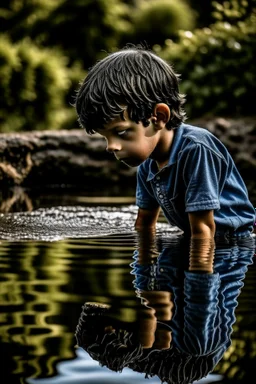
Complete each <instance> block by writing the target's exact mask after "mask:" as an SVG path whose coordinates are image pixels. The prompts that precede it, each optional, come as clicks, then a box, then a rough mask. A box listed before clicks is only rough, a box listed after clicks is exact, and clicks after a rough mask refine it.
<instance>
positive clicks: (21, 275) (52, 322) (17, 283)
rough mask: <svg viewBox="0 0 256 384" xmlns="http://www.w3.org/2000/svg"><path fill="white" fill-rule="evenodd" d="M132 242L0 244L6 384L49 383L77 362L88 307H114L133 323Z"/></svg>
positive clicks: (1, 331)
mask: <svg viewBox="0 0 256 384" xmlns="http://www.w3.org/2000/svg"><path fill="white" fill-rule="evenodd" d="M133 246H134V245H133V241H132V239H129V238H127V241H123V243H122V244H121V243H120V244H119V242H118V239H116V240H115V238H114V237H112V239H111V238H110V239H98V241H96V240H95V239H94V240H93V239H92V240H90V239H88V240H69V241H58V242H34V241H26V242H7V241H3V242H2V243H1V244H0V344H1V347H0V348H1V349H2V355H3V356H4V372H2V373H1V374H0V378H1V376H2V375H3V379H4V380H5V382H6V380H7V379H9V378H10V377H12V376H13V375H14V376H15V377H23V376H25V377H29V376H30V377H31V376H34V377H47V376H50V375H53V374H54V372H55V365H56V363H57V362H58V361H62V360H66V359H72V358H74V357H75V343H76V341H75V338H74V331H75V327H76V324H77V320H78V318H79V315H80V312H81V306H82V304H83V303H84V302H85V301H97V302H104V303H109V304H111V305H113V303H114V302H115V299H118V298H119V297H122V299H123V303H124V308H123V309H120V311H121V312H122V316H124V317H125V318H126V319H127V320H128V321H133V320H134V316H135V315H134V310H133V307H134V300H135V298H134V296H135V295H134V292H133V288H132V276H131V275H130V267H129V263H130V262H131V257H132V252H133Z"/></svg>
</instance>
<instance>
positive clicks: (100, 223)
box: [0, 205, 256, 384]
mask: <svg viewBox="0 0 256 384" xmlns="http://www.w3.org/2000/svg"><path fill="white" fill-rule="evenodd" d="M135 216H136V207H135V206H133V205H127V206H121V207H118V208H116V207H93V206H91V207H83V206H65V207H64V206H63V207H54V208H41V209H37V210H34V211H31V212H16V213H6V214H2V215H0V239H1V244H0V266H1V269H0V350H1V359H0V364H1V369H0V381H1V382H3V383H7V382H12V383H27V384H51V383H52V384H55V383H56V384H64V383H65V384H69V383H70V384H71V383H72V384H77V383H120V384H121V383H124V384H126V383H131V382H134V383H143V382H145V376H148V378H149V382H151V383H153V384H155V383H161V380H165V381H167V382H170V383H172V382H173V383H183V382H184V383H185V382H187V383H189V382H192V381H193V380H197V379H200V378H203V377H204V376H206V378H205V379H201V380H200V381H199V382H200V383H204V382H205V383H211V382H214V381H218V382H221V383H224V382H225V383H227V382H230V383H238V382H240V383H246V382H249V379H248V378H249V377H251V375H252V374H253V372H254V366H255V363H256V358H255V350H256V299H255V277H256V271H255V257H254V253H255V239H254V238H253V239H251V240H248V241H247V242H242V241H239V242H235V243H231V242H229V243H227V242H220V243H219V244H216V250H215V257H214V273H213V274H211V273H207V272H206V271H196V272H190V271H188V266H189V248H188V243H187V241H186V239H185V238H184V237H183V234H182V233H181V232H180V231H178V229H177V228H171V227H170V226H168V225H167V224H166V223H165V222H164V220H163V221H161V220H160V222H159V224H158V228H157V233H156V236H155V239H154V247H153V248H151V247H149V248H148V252H147V253H146V256H145V254H144V256H143V258H141V253H140V249H141V243H140V241H139V240H138V236H137V233H135V232H134V230H133V223H134V218H135ZM146 244H147V246H148V245H149V242H147V240H146ZM209 372H211V373H210V374H208V373H209Z"/></svg>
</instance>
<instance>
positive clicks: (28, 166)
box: [0, 130, 135, 189]
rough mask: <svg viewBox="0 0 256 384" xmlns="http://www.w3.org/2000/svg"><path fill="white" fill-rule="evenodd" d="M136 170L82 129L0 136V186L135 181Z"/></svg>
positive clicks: (100, 138) (90, 184)
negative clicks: (117, 158) (112, 154)
mask: <svg viewBox="0 0 256 384" xmlns="http://www.w3.org/2000/svg"><path fill="white" fill-rule="evenodd" d="M134 178H135V169H132V168H128V167H126V166H125V165H123V164H122V163H118V162H117V161H116V160H115V159H114V158H113V156H111V155H110V154H109V153H107V152H106V151H105V142H104V139H103V138H102V137H100V136H97V135H93V136H91V137H89V136H88V135H87V134H86V133H85V132H84V131H83V130H70V131H69V130H66V131H64V130H63V131H43V132H42V131H41V132H40V131H35V132H28V133H27V132H25V133H10V134H1V135H0V185H1V186H2V187H6V186H7V187H10V186H17V185H19V186H23V187H28V188H32V187H35V186H37V187H41V188H47V187H49V186H75V187H78V188H81V187H82V188H84V189H86V188H87V187H92V186H95V187H96V186H97V185H101V186H102V188H103V185H104V186H105V185H106V186H107V185H110V184H113V183H120V184H123V183H125V184H126V183H130V182H133V183H134V182H135V181H134Z"/></svg>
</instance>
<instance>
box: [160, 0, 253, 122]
mask: <svg viewBox="0 0 256 384" xmlns="http://www.w3.org/2000/svg"><path fill="white" fill-rule="evenodd" d="M238 3H239V2H238V1H233V2H232V1H231V2H226V3H224V5H221V4H219V3H215V4H216V13H215V18H216V19H217V20H218V21H216V22H215V23H214V24H212V25H211V26H209V28H203V29H196V30H195V31H193V32H191V31H180V39H179V41H178V42H173V41H171V40H167V41H166V42H165V45H164V46H163V47H160V46H155V47H154V48H155V50H156V51H157V53H158V54H159V55H160V56H161V57H163V58H164V59H166V60H168V61H169V62H171V63H173V65H174V68H175V69H176V72H179V73H180V74H181V79H182V81H181V84H180V87H181V91H182V92H183V93H185V94H186V95H187V103H186V110H187V112H188V115H189V117H193V118H194V117H198V116H199V115H206V114H209V115H213V114H222V115H227V116H228V115H254V114H255V109H254V105H253V102H252V101H253V100H255V89H256V71H255V57H256V12H255V8H254V9H251V12H250V13H249V14H248V12H247V10H248V9H247V7H248V4H247V2H246V1H243V2H240V4H238ZM234 4H235V5H234ZM239 5H240V8H239ZM245 15H246V17H244V16H245Z"/></svg>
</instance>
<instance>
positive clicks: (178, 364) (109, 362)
mask: <svg viewBox="0 0 256 384" xmlns="http://www.w3.org/2000/svg"><path fill="white" fill-rule="evenodd" d="M113 323H114V320H113V319H111V317H110V313H109V307H108V306H104V305H100V304H91V303H86V304H85V305H84V306H83V307H82V313H81V316H80V318H79V322H78V325H77V328H76V333H75V336H76V340H77V344H78V346H80V347H82V348H83V349H84V350H85V351H86V352H87V353H88V354H89V355H90V356H91V357H92V358H93V359H94V360H96V361H98V362H99V363H100V365H102V366H106V367H107V368H109V369H111V370H112V371H116V372H121V371H122V370H123V369H124V368H125V367H127V368H130V369H132V370H133V371H136V372H140V373H145V377H152V376H155V375H156V376H158V377H159V378H160V380H162V382H167V383H168V384H171V383H180V384H189V383H192V382H193V381H195V380H199V379H201V378H203V377H205V376H206V375H207V374H208V373H209V372H211V371H212V370H213V368H214V366H215V364H214V354H213V356H211V355H209V356H192V355H188V354H185V353H184V352H180V351H179V350H178V349H177V348H176V347H175V346H170V348H169V349H164V350H157V349H153V348H152V349H143V348H142V345H141V344H140V343H139V342H138V341H137V340H136V335H135V333H134V332H133V331H131V330H129V331H127V330H125V329H120V328H119V329H118V328H117V327H116V329H115V330H113V331H112V332H109V333H108V332H106V331H105V327H107V326H109V325H111V324H113ZM115 325H116V324H115Z"/></svg>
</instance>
